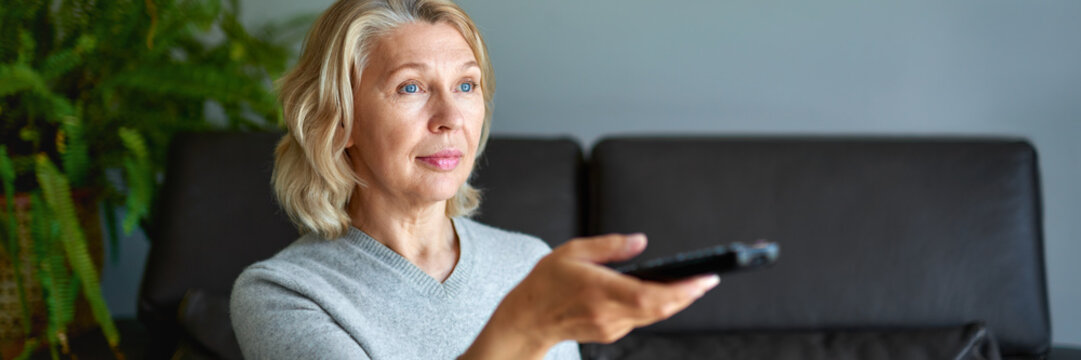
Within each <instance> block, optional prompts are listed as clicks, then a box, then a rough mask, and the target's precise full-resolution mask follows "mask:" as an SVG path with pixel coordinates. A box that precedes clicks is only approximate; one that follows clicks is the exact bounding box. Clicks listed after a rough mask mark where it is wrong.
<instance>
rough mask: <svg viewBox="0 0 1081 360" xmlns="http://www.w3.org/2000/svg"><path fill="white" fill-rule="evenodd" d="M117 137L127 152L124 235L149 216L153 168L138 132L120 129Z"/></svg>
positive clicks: (125, 164)
mask: <svg viewBox="0 0 1081 360" xmlns="http://www.w3.org/2000/svg"><path fill="white" fill-rule="evenodd" d="M119 135H120V140H121V141H122V142H123V143H124V146H125V147H126V148H127V149H128V152H129V154H128V156H126V157H125V158H124V171H125V173H126V175H127V176H126V178H125V179H126V180H127V185H128V196H127V202H126V203H125V211H126V214H125V216H124V233H125V234H131V232H132V231H134V230H135V226H137V225H138V224H139V221H140V220H142V219H143V218H145V217H147V216H148V215H149V212H150V201H151V196H152V195H153V185H154V184H153V181H152V179H153V168H152V167H151V165H150V154H149V153H148V152H147V150H146V143H145V142H144V141H143V137H142V135H139V132H138V131H135V130H132V129H129V128H121V129H120V131H119Z"/></svg>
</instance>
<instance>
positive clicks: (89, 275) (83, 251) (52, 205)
mask: <svg viewBox="0 0 1081 360" xmlns="http://www.w3.org/2000/svg"><path fill="white" fill-rule="evenodd" d="M37 177H38V184H39V185H41V189H42V192H43V193H44V195H45V201H46V203H48V204H49V209H50V210H51V211H52V212H53V213H54V214H55V215H56V219H57V222H58V223H59V224H60V229H61V234H62V236H61V237H60V239H61V242H62V243H63V245H64V252H65V253H66V254H67V258H68V264H70V265H71V268H72V270H74V271H75V274H76V276H78V277H79V278H80V281H81V282H82V285H83V286H82V290H83V294H84V296H85V298H86V300H87V302H89V303H90V310H91V313H93V315H94V319H95V320H97V322H98V324H99V325H101V330H102V333H104V335H105V339H106V340H107V341H108V342H109V345H110V346H112V347H113V348H116V347H117V345H118V344H119V343H120V335H119V333H118V332H117V330H116V324H114V323H113V319H112V316H111V315H110V314H109V308H108V307H106V305H105V299H104V298H103V297H102V295H101V287H100V282H99V280H98V272H97V269H96V268H95V267H94V263H93V261H91V259H90V252H89V250H87V246H86V238H85V237H83V229H82V227H81V226H80V225H79V220H78V218H77V216H76V212H75V205H74V202H73V201H72V198H71V188H70V186H69V185H68V180H67V178H65V177H64V175H63V174H61V173H60V171H59V170H57V169H56V166H54V165H53V163H52V161H50V160H49V158H48V157H47V156H45V155H38V157H37Z"/></svg>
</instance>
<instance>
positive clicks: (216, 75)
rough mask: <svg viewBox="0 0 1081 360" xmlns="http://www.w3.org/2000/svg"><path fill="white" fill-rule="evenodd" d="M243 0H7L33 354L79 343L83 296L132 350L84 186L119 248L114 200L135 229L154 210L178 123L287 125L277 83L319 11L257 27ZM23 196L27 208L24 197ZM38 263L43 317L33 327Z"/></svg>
mask: <svg viewBox="0 0 1081 360" xmlns="http://www.w3.org/2000/svg"><path fill="white" fill-rule="evenodd" d="M238 8H239V6H238V3H237V1H236V0H225V1H224V2H223V0H52V1H49V0H44V1H43V0H0V140H2V143H0V144H2V145H0V183H2V185H3V191H4V194H3V195H4V199H5V201H3V206H0V240H2V241H0V244H2V245H3V246H0V253H2V255H3V256H5V257H7V258H8V260H9V261H10V263H11V264H12V267H13V268H14V271H15V277H14V278H15V282H16V284H15V285H16V286H15V287H16V289H17V293H18V295H17V296H19V298H20V304H21V307H20V309H19V310H20V313H21V318H22V323H21V324H22V331H23V334H24V339H25V346H24V351H23V355H24V356H25V355H28V354H30V352H31V351H33V349H35V348H36V347H37V345H38V344H47V345H48V346H49V349H50V352H51V353H52V355H53V357H54V358H57V357H59V354H60V353H66V352H67V344H66V337H67V335H66V333H67V330H66V329H67V327H68V326H69V324H70V323H71V321H72V319H73V318H74V312H75V308H76V307H75V300H76V299H77V298H79V297H80V294H81V297H83V298H85V299H86V300H87V302H88V303H89V304H90V308H91V312H92V314H93V317H94V319H95V320H96V322H97V323H98V324H99V325H100V327H101V329H102V331H103V333H104V334H105V338H106V339H107V341H108V343H109V345H110V346H111V347H112V348H113V349H114V351H116V352H117V355H118V357H119V356H120V354H119V352H118V350H117V349H118V347H117V346H118V344H119V334H118V333H117V330H116V327H115V325H114V324H113V321H112V318H111V316H110V314H109V311H108V308H107V307H106V305H105V302H104V300H103V298H102V295H101V289H100V286H99V281H98V274H97V269H96V268H95V266H94V264H93V262H92V261H91V256H90V253H89V251H88V248H87V241H86V238H87V233H86V232H87V230H86V229H84V228H83V226H82V225H81V223H80V220H79V218H78V216H77V215H76V213H77V210H76V205H75V203H76V202H75V201H74V199H73V196H72V193H73V191H83V190H82V189H89V190H85V191H83V192H89V193H90V194H93V195H92V196H93V199H94V201H93V203H94V204H101V205H103V206H102V208H103V209H104V215H105V224H106V228H107V229H106V233H107V234H108V238H109V239H110V241H111V242H112V243H113V246H112V247H111V248H112V249H114V250H115V249H117V246H116V239H117V238H118V236H119V233H120V231H121V230H120V229H117V228H116V226H115V224H116V223H117V222H118V221H116V220H118V219H117V218H116V214H115V213H114V211H115V210H116V209H118V208H122V209H123V214H124V219H123V221H122V224H123V225H122V228H123V232H125V233H129V232H131V231H133V230H134V229H135V228H136V227H138V226H140V225H141V224H144V223H145V222H147V221H149V220H148V219H150V217H149V216H150V215H151V214H150V212H151V209H153V202H154V193H155V190H156V187H157V184H158V179H159V178H160V176H161V175H162V172H163V164H164V159H165V155H166V154H165V152H166V151H165V150H166V149H167V147H168V145H169V141H170V140H171V138H172V136H173V135H174V134H176V133H177V132H181V131H200V130H203V131H205V130H214V129H229V130H246V129H248V130H261V129H267V128H278V127H280V123H281V115H280V112H279V109H278V106H277V105H276V100H275V99H276V98H275V94H274V92H273V90H272V89H271V87H270V81H269V80H270V79H273V78H277V77H278V76H279V75H280V73H281V72H282V71H284V70H285V67H286V64H287V62H288V61H289V60H290V58H291V57H292V56H293V52H292V50H291V48H290V47H289V46H288V45H287V44H290V43H292V42H293V41H295V37H296V36H298V35H299V34H301V33H302V30H303V26H304V25H306V24H308V23H310V21H311V18H310V16H302V17H298V18H296V19H293V20H291V21H289V22H286V23H283V24H271V25H268V26H266V27H264V28H263V29H262V30H260V31H258V32H255V33H252V32H249V31H248V30H247V29H246V28H245V27H244V26H242V24H241V23H240V21H239V18H238V15H237V12H238ZM215 109H217V111H216V112H217V113H220V114H221V115H220V116H217V117H215V116H213V114H214V113H215V111H214V110H215ZM208 114H209V115H208ZM118 175H119V176H118ZM20 194H22V195H20ZM19 196H23V197H29V206H28V210H20V208H19V207H17V206H16V202H17V201H16V199H17V198H18V197H19ZM20 214H23V215H21V216H22V217H20ZM20 236H23V237H25V236H29V238H30V243H31V244H32V245H31V246H30V248H29V249H24V248H23V247H25V246H24V245H22V243H23V242H21V241H20V240H19V239H20ZM116 256H117V254H116V253H115V252H114V253H113V254H111V257H113V258H114V259H115V257H116ZM27 263H29V264H30V268H31V269H32V270H31V272H32V273H33V279H34V281H35V282H36V283H37V284H38V285H40V287H41V288H42V291H41V296H42V297H43V301H42V302H43V303H44V304H45V308H46V313H47V321H46V324H44V325H41V324H39V326H34V324H33V319H32V316H31V313H32V312H33V309H30V307H29V305H28V304H30V303H31V301H30V300H31V299H29V296H30V294H29V293H28V292H27V291H26V289H27V285H28V284H25V283H24V281H23V279H24V276H25V275H27V274H22V271H23V269H22V266H20V265H21V264H27ZM39 328H41V329H39Z"/></svg>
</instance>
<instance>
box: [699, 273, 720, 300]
mask: <svg viewBox="0 0 1081 360" xmlns="http://www.w3.org/2000/svg"><path fill="white" fill-rule="evenodd" d="M720 283H721V277H720V276H718V275H716V274H714V275H710V276H708V277H706V278H704V279H700V280H698V286H699V287H698V289H699V293H698V296H699V297H701V296H702V295H705V294H706V292H707V291H709V290H710V289H713V287H715V286H717V284H720Z"/></svg>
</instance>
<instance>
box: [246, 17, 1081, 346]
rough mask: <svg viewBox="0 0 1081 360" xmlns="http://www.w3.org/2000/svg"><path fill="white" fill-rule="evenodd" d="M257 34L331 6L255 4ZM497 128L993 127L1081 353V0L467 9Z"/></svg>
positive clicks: (942, 130)
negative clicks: (273, 23) (1016, 166)
mask: <svg viewBox="0 0 1081 360" xmlns="http://www.w3.org/2000/svg"><path fill="white" fill-rule="evenodd" d="M242 4H243V6H244V9H243V10H244V14H245V16H246V18H245V21H246V22H247V23H249V24H258V23H261V22H263V21H266V20H272V19H281V18H283V17H285V16H289V15H291V14H296V13H298V12H310V11H321V10H322V9H325V8H326V7H327V6H328V5H329V4H330V1H329V0H314V1H304V2H296V1H291V0H243V1H242ZM460 4H461V5H462V7H464V8H465V9H466V10H467V11H468V12H469V13H470V14H471V15H472V16H473V18H474V20H475V21H476V22H477V23H478V25H479V26H480V27H481V30H482V31H483V33H484V35H485V36H486V37H487V39H488V46H489V50H490V52H491V55H492V59H493V61H494V63H495V66H496V74H497V75H496V78H497V81H498V92H497V95H496V115H495V123H494V125H493V129H494V132H496V133H499V134H529V135H547V134H571V135H573V136H575V137H577V138H579V139H580V140H581V141H582V142H583V144H584V145H586V146H589V145H591V144H592V143H593V142H594V141H595V140H596V139H597V138H598V137H600V136H603V135H612V134H633V133H676V134H687V133H711V134H733V133H735V134H886V135H894V134H966V135H967V134H980V135H987V134H989V135H1016V136H1024V137H1027V138H1029V139H1031V140H1032V141H1033V142H1034V143H1035V145H1036V147H1037V149H1038V150H1039V153H1040V162H1041V166H1042V174H1043V186H1044V188H1043V189H1044V199H1045V229H1046V239H1047V240H1046V244H1045V246H1046V253H1047V275H1048V279H1049V284H1050V298H1051V315H1052V324H1053V334H1054V341H1055V342H1056V343H1069V344H1074V345H1081V306H1079V304H1081V282H1079V281H1078V280H1077V275H1078V274H1081V261H1077V256H1078V255H1081V241H1079V239H1081V221H1079V220H1081V218H1079V215H1078V214H1081V189H1079V185H1081V166H1079V165H1081V162H1079V158H1081V142H1079V141H1077V139H1076V138H1077V137H1079V136H1081V21H1077V19H1076V18H1077V15H1079V14H1081V1H1077V0H1061V1H1050V0H955V1H941V0H916V1H892V2H882V1H845V0H819V1H802V0H724V1H671V2H662V1H646V0H587V1H582V0H576V1H569V0H552V1H519V0H460Z"/></svg>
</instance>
